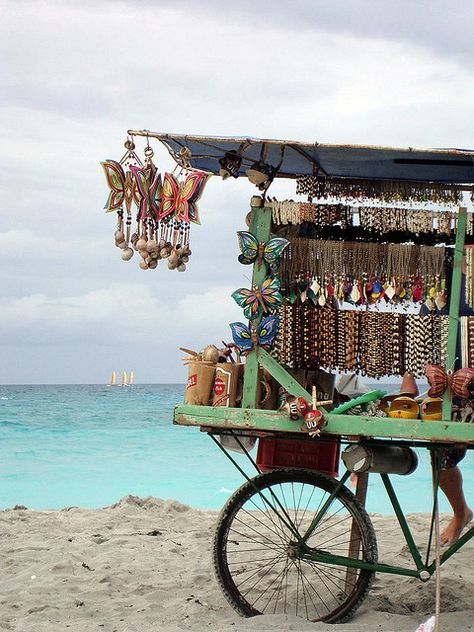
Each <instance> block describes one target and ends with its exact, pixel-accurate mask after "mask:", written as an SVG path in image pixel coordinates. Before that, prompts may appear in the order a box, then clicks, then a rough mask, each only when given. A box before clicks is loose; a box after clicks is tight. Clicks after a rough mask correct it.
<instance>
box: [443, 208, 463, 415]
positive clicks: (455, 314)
mask: <svg viewBox="0 0 474 632" xmlns="http://www.w3.org/2000/svg"><path fill="white" fill-rule="evenodd" d="M466 225H467V210H466V209H465V208H463V207H461V208H460V209H459V214H458V225H457V231H456V244H455V246H454V262H453V276H452V279H451V297H450V300H449V330H448V344H447V349H446V366H445V368H446V371H448V370H450V369H454V363H455V361H456V343H457V339H458V330H459V303H460V300H461V286H462V266H463V257H464V240H465V236H466ZM452 407H453V401H452V393H451V390H450V389H446V391H445V393H444V397H443V421H451V411H452Z"/></svg>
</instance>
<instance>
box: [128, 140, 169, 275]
mask: <svg viewBox="0 0 474 632" xmlns="http://www.w3.org/2000/svg"><path fill="white" fill-rule="evenodd" d="M130 170H131V172H132V173H133V176H134V179H135V185H136V188H137V191H138V193H139V194H140V203H139V208H138V214H137V227H136V231H135V232H134V233H133V235H132V237H131V242H132V246H133V248H134V249H135V250H136V251H137V252H138V254H139V255H140V258H141V259H140V263H139V266H140V268H141V269H142V270H154V269H155V268H156V267H157V266H158V261H159V260H160V259H162V257H161V255H160V247H159V240H158V227H159V222H158V210H159V206H160V203H161V195H162V182H161V174H160V173H159V172H158V169H157V168H156V166H155V164H154V163H153V149H152V148H151V147H150V145H149V143H148V142H147V146H146V147H145V164H144V165H143V166H132V167H130Z"/></svg>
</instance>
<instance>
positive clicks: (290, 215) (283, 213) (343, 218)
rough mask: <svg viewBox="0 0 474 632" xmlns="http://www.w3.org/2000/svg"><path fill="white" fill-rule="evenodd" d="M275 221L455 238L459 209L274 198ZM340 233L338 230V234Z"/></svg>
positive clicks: (470, 225) (471, 229) (473, 227)
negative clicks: (428, 208) (363, 204)
mask: <svg viewBox="0 0 474 632" xmlns="http://www.w3.org/2000/svg"><path fill="white" fill-rule="evenodd" d="M267 204H268V205H269V206H270V207H271V208H272V218H273V223H274V224H275V225H277V226H284V225H288V224H293V225H299V224H303V223H304V222H309V223H311V224H313V225H314V226H315V227H316V228H320V229H321V228H327V227H329V226H336V227H337V228H339V229H342V230H344V229H347V228H352V229H355V228H357V229H358V230H361V231H362V230H363V231H364V232H365V233H367V235H368V236H370V235H371V236H374V237H376V236H380V237H382V236H387V234H390V233H403V234H404V236H407V235H413V236H414V237H416V236H419V235H428V236H429V235H431V236H433V237H434V236H436V237H439V236H441V235H442V236H444V237H445V238H450V239H451V240H452V239H454V236H455V234H456V230H457V218H458V212H457V211H451V210H446V209H443V210H427V209H422V208H400V207H394V208H390V207H387V206H349V205H347V204H322V203H319V204H315V203H312V202H294V201H293V200H282V201H278V200H275V199H274V200H270V201H268V202H267ZM336 234H337V233H334V235H336ZM466 234H467V235H469V236H472V235H473V234H474V221H473V213H468V214H467V229H466Z"/></svg>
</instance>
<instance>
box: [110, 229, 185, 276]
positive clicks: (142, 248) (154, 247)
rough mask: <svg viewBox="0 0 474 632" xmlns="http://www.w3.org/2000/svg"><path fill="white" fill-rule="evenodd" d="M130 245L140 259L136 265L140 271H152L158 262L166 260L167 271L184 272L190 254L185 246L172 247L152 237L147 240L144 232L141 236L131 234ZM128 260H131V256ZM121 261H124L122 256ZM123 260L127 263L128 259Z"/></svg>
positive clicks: (166, 242)
mask: <svg viewBox="0 0 474 632" xmlns="http://www.w3.org/2000/svg"><path fill="white" fill-rule="evenodd" d="M130 243H131V246H132V248H133V250H135V252H137V253H138V254H139V256H140V257H141V260H140V263H139V264H138V265H139V267H140V268H141V269H142V270H154V269H155V268H156V267H157V265H158V262H159V261H160V260H163V259H167V263H168V269H169V270H178V272H184V271H185V270H186V264H187V263H188V261H189V257H190V256H191V254H192V253H191V249H190V248H189V246H187V245H184V246H182V245H181V244H176V245H173V244H172V243H171V241H166V240H165V239H155V237H154V236H153V237H151V238H147V235H146V232H143V233H142V235H141V236H139V235H138V233H133V235H132V236H131V238H130ZM119 248H120V246H119ZM132 254H133V251H132ZM128 258H131V255H130V256H129V257H128ZM122 259H124V256H123V255H122ZM124 260H125V261H127V260H128V259H124Z"/></svg>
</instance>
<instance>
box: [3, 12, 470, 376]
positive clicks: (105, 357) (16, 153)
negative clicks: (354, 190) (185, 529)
mask: <svg viewBox="0 0 474 632" xmlns="http://www.w3.org/2000/svg"><path fill="white" fill-rule="evenodd" d="M472 10H473V9H472V4H471V3H463V2H461V3H459V4H458V5H457V7H456V11H454V10H453V11H447V10H446V7H445V5H441V3H440V2H439V1H438V0H433V2H431V3H430V4H429V5H428V4H427V3H426V2H408V0H401V2H398V3H394V2H389V1H388V0H385V1H384V0H380V1H379V2H368V0H361V1H360V2H342V1H341V0H335V1H334V2H322V0H296V1H295V2H292V3H289V2H282V1H280V0H275V1H274V2H272V3H269V2H256V3H255V2H250V0H242V1H241V2H239V3H234V4H228V5H223V4H222V3H221V2H219V3H217V2H216V1H214V0H208V1H206V2H200V1H196V2H194V1H193V2H191V1H190V0H176V1H175V2H173V3H171V2H165V1H161V2H160V1H156V0H152V1H150V0H141V1H138V0H137V1H135V0H134V1H130V0H129V1H118V0H117V1H115V2H113V3H112V2H100V3H97V2H93V1H91V0H83V1H82V2H77V1H74V2H69V1H54V0H41V2H36V1H23V2H17V1H15V2H13V1H10V2H4V3H3V5H2V25H1V26H0V35H1V37H0V64H1V67H0V72H2V87H3V93H2V97H3V98H2V103H1V104H0V115H1V117H2V126H1V128H0V145H1V147H2V149H1V152H0V188H1V193H2V195H1V202H0V204H1V212H0V261H1V265H2V283H1V284H0V303H1V307H2V315H1V318H2V323H3V326H4V327H5V332H4V334H3V338H2V340H3V348H2V363H0V364H2V365H3V367H4V368H3V371H4V373H3V375H4V379H8V380H9V381H11V380H12V379H15V380H16V381H23V380H25V381H28V379H33V378H34V379H35V381H37V380H38V379H41V380H42V381H46V382H48V381H62V380H63V381H64V380H65V379H66V378H65V377H64V376H66V375H68V376H70V377H69V378H68V379H70V380H71V381H84V380H85V379H92V377H90V376H92V375H94V376H95V377H96V378H97V379H99V378H100V375H102V373H103V372H104V371H105V369H106V368H107V365H109V364H111V363H113V362H116V363H117V364H118V362H121V361H122V359H121V356H123V354H127V357H128V354H130V359H131V360H132V361H133V364H134V368H135V370H137V369H136V367H138V366H141V367H142V371H141V377H139V375H138V374H137V377H138V379H145V380H150V381H152V380H153V379H155V380H156V379H158V378H160V379H165V378H167V377H168V373H169V374H170V375H173V376H175V377H177V376H180V375H181V374H182V373H181V371H182V369H181V367H180V365H179V360H178V358H177V355H176V346H178V344H179V343H181V344H186V345H187V346H191V347H192V346H199V345H203V344H206V343H207V342H210V341H212V340H216V339H217V340H220V339H221V337H222V336H226V337H227V336H228V332H226V327H227V325H226V323H227V322H229V320H230V319H232V320H235V319H236V318H238V317H239V316H241V312H240V311H238V312H236V311H235V310H236V308H235V306H234V305H233V302H232V300H231V298H230V297H229V294H230V292H231V291H233V290H234V289H235V288H237V287H239V286H244V285H246V286H248V280H247V279H246V277H248V276H250V269H249V268H245V267H242V266H239V265H238V264H237V262H236V257H237V254H238V253H237V244H236V239H235V231H237V230H241V229H242V228H244V219H245V215H246V213H247V212H248V202H249V199H250V197H251V195H252V194H253V193H254V189H253V188H252V187H251V186H250V185H249V183H248V182H247V181H246V180H245V179H242V180H239V181H230V182H229V181H226V182H222V181H220V180H219V179H217V178H214V179H211V181H210V182H209V183H208V185H207V187H206V190H205V192H204V196H203V198H202V200H201V202H200V208H201V215H202V219H203V225H202V226H201V227H194V226H193V227H192V230H191V247H192V249H193V255H192V257H191V261H190V263H189V266H188V270H187V271H186V273H185V274H177V273H173V272H168V271H167V270H166V264H164V265H163V264H160V266H159V268H158V269H157V270H156V271H150V272H148V271H147V272H142V271H140V270H139V269H138V267H137V261H136V258H135V257H134V259H132V261H130V262H129V263H124V262H122V261H121V260H120V252H119V251H118V250H116V249H115V248H114V246H113V239H112V235H113V232H114V229H115V221H116V220H115V217H114V216H113V215H112V214H109V215H106V214H105V213H104V211H103V206H104V202H105V199H106V197H107V190H106V186H105V182H104V177H103V174H102V171H101V168H100V165H99V162H100V161H101V160H103V159H105V158H115V159H119V158H120V156H121V155H122V153H123V151H124V150H123V141H124V140H125V132H126V130H127V129H129V128H138V129H141V128H148V129H156V130H158V131H160V130H161V131H176V132H180V133H186V132H189V133H196V134H209V135H212V134H226V135H253V136H257V137H258V136H261V137H273V138H296V139H301V140H317V141H319V142H342V143H351V142H352V143H366V144H367V143H368V144H370V143H372V144H382V145H392V144H393V145H398V146H403V145H410V146H421V147H423V146H424V147H429V146H435V147H443V146H449V147H453V146H458V147H468V148H469V147H474V130H473V128H472V125H471V119H472V112H471V110H472V106H471V104H472V101H473V99H474V81H473V79H474V77H473V74H474V72H473V64H472V59H473V58H474V57H473V55H472V46H473V44H472V38H471V37H470V33H468V31H469V30H470V28H471V26H470V25H471V24H472V19H469V17H470V16H471V14H472ZM137 146H138V151H139V152H140V154H142V152H143V147H144V143H143V141H142V140H140V141H137ZM154 147H155V158H156V163H157V165H158V167H159V168H160V169H161V170H162V171H164V170H167V169H170V168H172V167H173V165H172V164H171V162H170V159H169V156H168V154H167V152H166V151H165V150H164V149H163V148H162V147H161V146H160V145H159V144H155V145H154ZM271 193H272V194H274V195H277V196H279V197H280V198H284V197H293V196H294V183H292V182H277V183H275V185H274V187H272V191H271ZM192 297H194V298H192ZM201 297H204V298H206V297H207V299H208V301H207V302H206V301H205V300H204V299H203V300H201ZM201 312H202V314H203V317H201V316H199V314H200V313H201ZM230 313H232V314H233V315H232V316H230ZM7 315H8V318H7ZM117 332H118V333H117ZM27 347H28V349H27ZM163 354H165V356H166V362H167V363H168V364H167V367H168V369H167V371H165V372H163V369H162V368H160V362H159V361H158V358H162V357H163ZM4 357H5V358H7V361H5V362H3V358H4ZM91 366H92V367H93V369H91ZM12 367H14V370H13V368H12ZM39 373H41V377H40V378H38V374H39ZM106 373H107V374H108V373H109V369H108V368H107V371H106ZM139 373H140V372H139ZM13 375H14V376H15V377H14V378H13V377H12V376H13ZM5 376H6V377H5ZM85 376H87V377H85ZM145 376H146V377H145ZM66 381H67V380H66Z"/></svg>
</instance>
